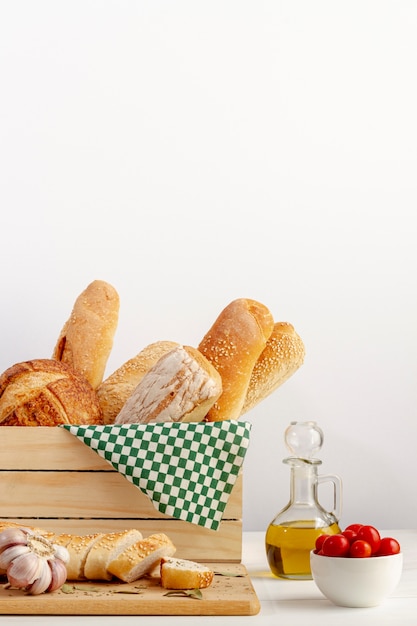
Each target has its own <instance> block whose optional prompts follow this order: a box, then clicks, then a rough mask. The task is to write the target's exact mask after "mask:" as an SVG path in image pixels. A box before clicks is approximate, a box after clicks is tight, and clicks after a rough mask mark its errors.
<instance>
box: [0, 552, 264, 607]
mask: <svg viewBox="0 0 417 626" xmlns="http://www.w3.org/2000/svg"><path fill="white" fill-rule="evenodd" d="M209 567H210V568H211V569H212V570H214V572H216V575H215V577H214V581H213V583H212V584H211V586H210V587H209V588H208V589H202V590H201V599H196V598H193V597H188V596H173V595H166V594H167V593H172V592H169V591H168V590H166V589H162V587H161V586H160V584H159V578H143V579H140V580H138V581H136V582H135V583H132V584H126V583H117V582H116V583H114V582H110V583H107V582H103V583H101V582H97V583H96V582H72V581H69V582H67V583H66V584H65V586H64V587H63V588H62V589H60V590H59V591H55V592H53V593H44V594H41V595H38V596H29V595H27V594H25V593H24V592H23V591H21V590H17V589H7V588H5V586H6V585H5V584H4V583H3V584H1V585H0V614H1V615H23V614H26V615H28V614H30V615H256V614H257V613H259V610H260V604H259V600H258V597H257V595H256V593H255V590H254V588H253V586H252V582H251V580H250V578H249V575H248V573H247V570H246V568H245V566H244V565H242V564H240V563H224V562H223V563H210V564H209Z"/></svg>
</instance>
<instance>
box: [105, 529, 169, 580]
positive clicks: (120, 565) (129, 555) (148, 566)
mask: <svg viewBox="0 0 417 626" xmlns="http://www.w3.org/2000/svg"><path fill="white" fill-rule="evenodd" d="M175 550H176V548H175V546H174V544H173V543H172V541H171V539H169V537H167V535H165V534H164V533H157V534H154V535H149V537H146V538H145V539H142V540H141V541H138V542H136V543H134V544H132V545H131V546H129V547H128V548H127V549H126V550H123V552H122V553H121V554H119V556H118V557H117V558H116V559H114V560H113V561H111V562H110V563H109V566H108V571H109V572H110V573H111V574H113V575H114V576H117V578H119V579H120V580H123V581H124V582H127V583H131V582H133V581H135V580H137V579H138V578H141V576H144V575H145V574H147V573H148V572H150V571H151V570H152V569H153V568H154V567H155V565H157V564H158V563H159V562H160V560H161V558H162V557H163V556H172V555H173V554H174V553H175Z"/></svg>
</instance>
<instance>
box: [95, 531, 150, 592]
mask: <svg viewBox="0 0 417 626" xmlns="http://www.w3.org/2000/svg"><path fill="white" fill-rule="evenodd" d="M142 539H143V537H142V533H141V532H139V530H134V529H131V530H125V531H122V532H118V533H106V534H104V535H103V536H102V537H100V538H99V539H98V541H95V542H94V544H93V545H92V547H91V548H90V550H89V552H88V554H87V558H86V561H85V564H84V577H85V578H88V579H89V580H111V579H112V575H111V573H110V572H109V571H108V567H109V564H110V563H111V562H112V561H114V559H116V558H117V557H118V556H119V554H120V553H121V552H123V551H124V550H126V548H128V547H129V546H131V545H132V544H133V543H136V542H137V541H141V540H142Z"/></svg>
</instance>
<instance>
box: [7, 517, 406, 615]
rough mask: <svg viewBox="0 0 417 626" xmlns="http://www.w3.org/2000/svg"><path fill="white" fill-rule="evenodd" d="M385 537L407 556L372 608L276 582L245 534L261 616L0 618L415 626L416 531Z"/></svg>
mask: <svg viewBox="0 0 417 626" xmlns="http://www.w3.org/2000/svg"><path fill="white" fill-rule="evenodd" d="M382 533H383V534H384V535H386V536H387V535H389V536H392V537H396V538H397V539H398V540H399V542H400V544H401V548H402V551H403V553H404V569H403V574H402V577H401V581H400V583H399V585H398V587H397V589H396V590H395V591H394V592H393V594H392V596H391V597H389V598H387V599H386V600H385V602H384V603H383V604H381V605H380V606H378V607H373V608H366V609H363V608H360V609H359V608H358V609H351V608H343V607H337V606H334V605H333V604H331V603H330V602H329V601H328V600H326V598H324V597H323V596H322V594H321V593H320V591H319V590H318V589H317V587H316V585H315V583H314V582H313V581H309V580H308V581H289V580H280V579H277V578H274V577H273V576H272V574H271V573H270V571H269V568H268V565H267V562H266V557H265V551H264V533H263V532H246V533H243V555H242V562H243V563H244V565H245V566H246V568H247V570H248V572H249V574H250V576H251V579H252V582H253V586H254V588H255V590H256V593H257V595H258V598H259V600H260V603H261V610H260V612H259V613H258V615H253V616H244V617H241V616H222V617H211V616H198V617H196V616H192V617H161V616H120V617H119V616H117V617H114V616H77V617H75V616H43V615H27V616H24V615H5V616H3V615H2V616H0V624H1V626H5V625H7V626H8V625H12V624H13V625H14V626H17V625H29V624H39V625H40V624H43V625H44V626H51V625H54V626H55V625H57V626H61V625H62V626H63V625H65V626H69V624H74V623H76V624H77V626H115V625H117V626H119V625H120V626H132V625H133V624H136V625H137V624H138V623H140V622H142V623H145V622H146V626H148V625H149V626H187V624H192V623H195V622H196V621H198V623H199V624H200V625H201V626H209V625H215V626H219V625H220V624H222V625H223V624H225V625H226V626H238V625H239V626H242V625H243V624H250V625H251V626H260V625H263V626H265V625H266V624H268V625H269V624H271V625H272V624H276V625H278V624H282V625H283V626H326V625H328V626H335V625H336V624H337V626H344V625H346V626H352V625H354V626H363V625H365V624H373V625H374V626H381V625H383V624H397V625H398V626H410V625H413V626H417V530H384V531H382Z"/></svg>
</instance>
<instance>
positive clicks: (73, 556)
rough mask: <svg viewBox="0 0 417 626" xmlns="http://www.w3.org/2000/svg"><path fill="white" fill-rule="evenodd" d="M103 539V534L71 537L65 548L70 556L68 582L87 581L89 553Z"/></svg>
mask: <svg viewBox="0 0 417 626" xmlns="http://www.w3.org/2000/svg"><path fill="white" fill-rule="evenodd" d="M102 537H103V533H94V534H92V535H72V536H71V539H70V541H69V542H68V543H67V545H66V546H65V547H66V549H67V550H68V553H69V556H70V558H69V561H68V563H67V579H68V580H85V574H84V566H85V563H86V561H87V557H88V553H89V551H90V550H91V548H92V547H93V545H94V544H95V543H96V542H97V541H99V539H101V538H102ZM54 543H55V542H54Z"/></svg>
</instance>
